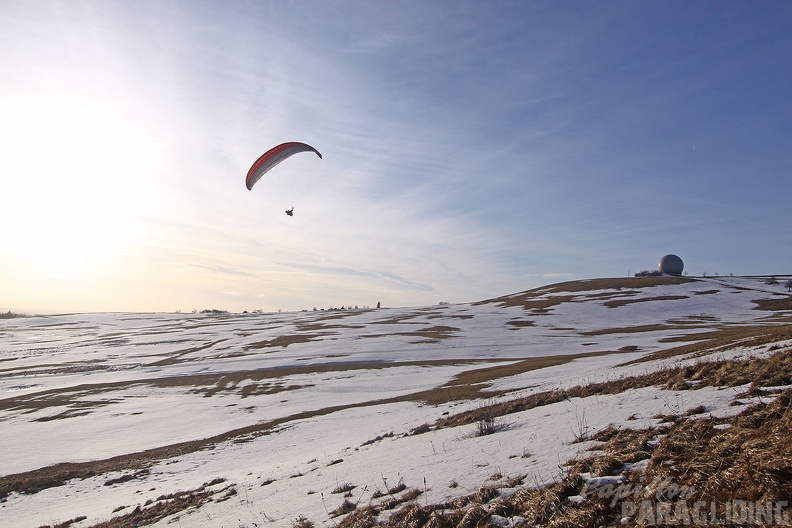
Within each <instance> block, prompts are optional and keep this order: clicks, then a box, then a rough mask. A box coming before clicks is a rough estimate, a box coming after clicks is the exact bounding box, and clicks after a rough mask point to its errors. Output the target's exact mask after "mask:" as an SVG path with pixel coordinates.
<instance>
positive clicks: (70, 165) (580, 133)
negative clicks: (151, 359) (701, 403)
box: [0, 0, 792, 313]
mask: <svg viewBox="0 0 792 528" xmlns="http://www.w3.org/2000/svg"><path fill="white" fill-rule="evenodd" d="M0 25H1V26H2V27H3V31H2V33H0V60H1V62H2V64H3V68H2V69H0V144H2V145H3V155H2V156H0V170H1V171H2V173H1V174H0V221H2V226H3V229H2V235H0V311H2V312H5V311H8V310H11V311H15V312H26V313H62V312H91V311H145V312H148V311H176V310H181V311H185V312H187V311H192V310H203V309H221V310H229V311H233V312H241V311H243V310H248V311H252V310H257V309H258V310H264V311H278V310H284V311H292V310H301V309H309V310H310V309H312V308H314V307H315V308H329V307H340V306H342V305H344V306H354V305H358V306H375V305H376V304H377V303H378V302H381V303H382V305H383V306H420V305H429V304H437V303H438V302H473V301H477V300H481V299H486V298H492V297H496V296H499V295H504V294H509V293H514V292H518V291H522V290H526V289H529V288H533V287H537V286H541V285H544V284H548V283H552V282H559V281H563V280H573V279H582V278H593V277H620V276H626V275H627V274H628V273H635V272H637V271H641V270H645V269H654V268H656V266H657V262H658V260H659V259H660V257H662V256H663V255H664V254H667V253H675V254H677V255H679V256H680V257H682V259H683V260H684V262H685V269H686V271H687V272H688V273H690V274H691V275H701V274H704V273H707V274H710V275H714V274H716V273H718V274H720V275H729V274H734V275H772V274H779V275H781V274H789V273H790V271H792V270H790V268H789V265H790V262H792V246H790V244H789V237H788V235H787V234H786V228H787V226H788V225H789V224H790V219H792V213H790V210H791V209H790V207H789V204H788V201H789V198H790V196H792V182H791V181H790V177H789V176H790V174H789V168H790V167H792V149H790V148H789V147H790V145H792V127H790V123H792V105H790V95H789V94H791V93H792V33H790V32H789V29H788V28H789V27H790V25H792V5H790V4H789V3H788V2H781V1H770V2H763V3H761V4H755V3H751V4H740V3H733V4H732V3H729V4H724V3H707V2H692V3H691V2H674V1H672V2H663V3H648V2H646V3H637V2H627V1H616V2H610V3H607V4H591V3H587V2H567V3H556V2H533V1H531V2H498V3H492V4H490V3H483V4H482V3H477V2H454V3H427V2H417V1H416V2H411V1H405V2H396V3H390V4H372V3H367V2H342V1H338V2H319V1H304V2H279V1H272V2H266V3H249V2H241V1H230V2H225V3H222V4H220V3H217V2H208V1H204V2H192V3H189V4H184V3H179V2H165V1H160V2H157V1H144V2H136V3H134V4H130V3H126V2H118V1H98V0H97V1H73V2H61V1H52V2H46V3H40V2H29V1H21V2H20V1H12V2H5V3H3V4H2V5H0ZM285 141H303V142H306V143H309V144H311V145H313V146H314V147H316V148H317V149H318V150H319V151H320V152H321V153H322V156H323V159H321V160H320V159H319V158H317V157H316V156H314V155H308V154H300V155H297V156H295V157H293V158H291V159H289V160H287V161H286V162H284V163H282V164H280V165H278V166H277V167H276V168H275V169H273V170H272V171H271V172H270V173H268V174H267V175H266V176H265V177H264V178H263V179H262V180H261V181H259V182H258V183H257V184H256V186H255V187H254V188H253V190H252V191H248V190H247V189H246V188H245V184H244V179H245V174H246V173H247V170H248V168H249V167H250V165H251V164H252V163H253V161H255V159H256V158H257V157H258V156H259V155H260V154H262V153H263V152H264V151H266V150H267V149H269V148H270V147H272V146H274V145H276V144H278V143H282V142H285ZM291 206H294V211H295V214H294V217H293V218H290V217H287V216H286V215H285V214H284V212H283V211H284V210H285V209H287V208H289V207H291Z"/></svg>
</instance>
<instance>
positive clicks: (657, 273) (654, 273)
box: [635, 270, 662, 277]
mask: <svg viewBox="0 0 792 528" xmlns="http://www.w3.org/2000/svg"><path fill="white" fill-rule="evenodd" d="M661 275H662V273H661V272H660V271H659V270H643V271H639V272H638V273H636V274H635V276H636V277H660V276H661Z"/></svg>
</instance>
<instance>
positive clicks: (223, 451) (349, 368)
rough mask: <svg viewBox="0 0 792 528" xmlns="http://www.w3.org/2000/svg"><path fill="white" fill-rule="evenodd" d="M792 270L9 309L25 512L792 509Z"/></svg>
mask: <svg viewBox="0 0 792 528" xmlns="http://www.w3.org/2000/svg"><path fill="white" fill-rule="evenodd" d="M786 279H788V277H784V278H783V279H782V278H781V277H779V282H780V283H777V284H768V282H769V281H768V280H767V278H761V277H756V278H752V277H720V278H681V277H680V278H671V277H665V278H629V279H593V280H588V281H575V282H568V283H562V284H556V285H551V286H546V287H542V288H538V289H534V290H530V291H526V292H521V293H517V294H514V295H509V296H504V297H499V298H494V299H489V300H486V301H481V302H476V303H471V304H459V305H442V306H430V307H420V308H384V309H376V310H339V311H328V312H324V311H315V312H302V313H286V314H229V315H203V314H189V315H188V314H128V313H115V314H68V315H57V316H48V317H26V318H14V319H5V320H1V321H0V423H2V428H0V445H2V447H3V461H4V463H3V465H2V467H0V500H2V502H0V526H14V527H32V528H36V527H40V526H47V525H49V526H72V527H75V528H77V527H93V526H105V527H110V526H114V527H120V526H144V525H153V526H160V527H164V526H179V527H190V526H194V527H197V526H212V527H214V526H224V527H233V528H239V527H248V526H264V525H268V526H287V527H290V526H301V527H303V528H307V527H308V526H311V525H313V526H337V525H338V526H370V525H373V524H374V523H390V524H391V525H393V526H423V525H431V526H456V525H460V524H461V525H464V526H476V525H487V524H490V525H502V526H511V525H516V524H520V523H527V524H529V525H533V524H542V525H559V526H560V525H569V526H581V525H595V524H596V525H600V524H612V523H622V524H627V525H629V524H630V523H638V522H642V523H643V524H647V522H646V521H647V519H649V517H648V515H649V513H650V512H651V514H652V515H653V516H654V517H653V518H654V519H655V521H657V516H658V512H661V514H663V515H664V513H662V512H663V511H664V510H662V508H661V509H658V504H661V505H665V504H666V503H668V505H669V507H672V506H673V507H674V508H679V507H680V504H681V503H682V502H685V501H687V502H685V504H687V503H688V502H690V504H691V506H690V507H691V512H692V508H693V505H695V504H696V503H699V502H701V503H706V505H707V508H708V509H706V512H709V513H712V515H713V516H714V517H712V516H711V517H709V520H710V522H711V521H713V520H717V519H720V520H723V519H725V518H726V517H724V516H726V515H727V514H728V516H729V519H731V518H732V516H735V518H737V517H736V516H737V514H738V513H739V514H740V515H742V514H743V511H744V510H743V509H739V508H738V506H739V507H740V508H742V506H741V505H742V504H743V503H742V502H739V501H744V502H745V501H752V502H751V505H752V506H751V507H752V508H753V510H752V513H751V516H752V517H751V519H752V520H756V519H759V517H757V515H758V514H757V508H759V511H760V513H764V510H763V509H762V508H764V507H765V506H766V505H767V504H769V503H772V504H771V506H772V507H773V508H777V510H778V511H777V512H776V511H775V510H773V511H772V512H771V514H770V515H771V521H775V520H778V519H781V520H783V519H788V518H786V517H785V518H783V519H782V517H779V516H781V515H782V514H784V515H786V509H785V507H784V506H783V505H780V502H782V501H789V500H790V488H789V484H788V483H789V482H791V481H792V464H790V461H789V459H788V455H786V454H785V453H789V452H792V451H790V449H789V447H790V446H789V445H788V442H789V441H788V435H787V434H786V433H785V432H784V431H788V430H789V427H788V425H789V423H788V421H789V418H790V416H789V410H788V408H789V402H790V398H792V393H790V388H789V386H790V384H792V369H790V354H792V324H791V323H792V297H790V294H789V293H788V292H787V289H786V288H785V287H784V286H783V283H784V281H785V280H786ZM703 454H706V456H703ZM694 455H698V456H694ZM673 486H676V489H677V493H676V495H674V494H673V493H670V495H674V496H671V497H665V498H663V500H654V499H653V502H650V503H644V502H643V499H642V500H638V498H640V497H643V495H642V494H647V496H652V497H660V496H661V495H663V494H664V493H665V495H669V489H672V487H673ZM680 489H681V490H683V491H685V492H686V493H687V495H686V496H683V497H682V498H683V499H685V501H680V500H679V496H680V493H679V490H680ZM622 492H624V493H622ZM626 492H630V493H626ZM650 492H651V493H650ZM619 493H621V495H620V496H619V499H618V500H615V499H614V497H615V496H616V494H619ZM622 495H623V496H622ZM627 495H630V496H631V497H633V499H635V500H627V499H626V498H625V497H627ZM745 503H746V504H747V502H745ZM735 504H737V506H735ZM642 505H643V506H644V509H643V510H641V509H640V508H641V506H642ZM713 505H714V506H713ZM633 506H634V507H635V511H631V510H630V508H631V507H633ZM663 507H665V506H663ZM625 508H626V509H625ZM710 508H714V510H712V511H711V510H710ZM700 509H701V508H700ZM727 509H728V512H727ZM702 511H704V510H702ZM746 511H747V510H746ZM631 512H632V513H631ZM698 513H699V514H701V511H699V512H698ZM776 513H777V515H776ZM679 515H682V513H680V514H679ZM689 515H691V513H690V512H689ZM718 515H720V517H718ZM745 515H748V514H747V513H746V514H745ZM622 517H624V519H622ZM682 519H683V520H684V517H682ZM622 521H623V522H622ZM658 524H662V523H658ZM768 524H771V523H768ZM776 524H778V523H776Z"/></svg>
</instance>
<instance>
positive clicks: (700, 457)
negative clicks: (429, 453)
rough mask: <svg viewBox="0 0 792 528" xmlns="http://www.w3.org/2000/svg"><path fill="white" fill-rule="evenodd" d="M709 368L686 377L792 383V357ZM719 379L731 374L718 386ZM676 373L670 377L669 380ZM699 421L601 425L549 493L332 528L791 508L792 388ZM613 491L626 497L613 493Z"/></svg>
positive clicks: (689, 417) (483, 493)
mask: <svg viewBox="0 0 792 528" xmlns="http://www.w3.org/2000/svg"><path fill="white" fill-rule="evenodd" d="M712 363H713V364H708V365H701V366H700V368H699V369H698V370H696V371H694V372H692V373H691V374H692V375H698V376H699V377H701V378H703V380H706V381H710V382H713V383H715V382H717V381H718V380H721V381H726V382H729V383H732V382H736V381H738V378H736V377H733V373H735V372H737V371H747V372H748V373H750V375H751V376H752V377H753V379H754V383H755V384H756V390H757V391H758V390H759V388H760V385H762V384H763V383H765V382H769V383H773V382H774V380H775V378H778V377H780V378H784V379H790V378H792V351H784V352H780V353H778V354H776V355H775V356H774V357H772V358H769V359H767V360H763V359H753V360H746V361H731V362H723V363H722V364H721V365H718V367H717V368H714V367H715V365H714V363H715V362H712ZM726 372H729V373H731V374H729V375H728V376H726V377H725V378H724V377H723V376H722V375H723V374H724V373H726ZM659 374H662V373H659ZM677 374H678V372H675V371H674V369H671V371H670V372H669V373H668V375H666V376H665V377H666V378H667V379H666V382H667V383H670V382H671V381H672V380H673V379H675V378H676V376H677ZM661 377H662V376H661ZM698 410H701V409H698ZM696 415H700V413H693V412H690V413H686V414H685V415H680V416H676V417H675V419H674V421H673V422H667V423H666V424H665V425H664V426H663V427H661V428H648V429H643V430H632V429H620V428H616V427H613V426H610V427H607V428H605V429H604V430H602V431H599V432H598V433H596V434H595V435H593V436H592V439H594V440H597V441H599V442H602V444H601V445H598V446H597V447H596V454H592V455H591V456H588V457H582V458H580V459H578V460H574V461H571V463H570V465H569V467H568V471H567V472H566V474H565V476H564V477H563V478H562V479H561V481H559V482H557V483H555V484H552V485H550V486H545V487H542V488H538V489H537V488H532V487H529V488H523V489H520V490H518V491H517V492H516V493H511V494H509V495H505V496H500V495H499V493H498V491H497V486H494V485H493V486H485V487H483V488H481V489H480V490H478V491H477V492H476V493H473V494H471V495H468V496H465V497H461V498H459V499H456V500H454V501H452V502H449V503H440V504H431V505H423V506H422V505H420V504H418V503H415V502H412V503H410V504H408V505H406V506H405V507H403V508H402V509H401V510H399V511H398V512H396V513H395V514H393V515H392V516H391V517H390V518H389V519H388V520H387V521H384V522H382V521H378V519H377V515H378V513H379V510H378V509H377V508H373V507H369V508H366V509H363V510H358V511H356V512H355V513H353V514H351V515H350V516H348V517H347V518H346V519H344V520H343V521H342V522H341V523H340V524H339V528H363V527H367V528H368V527H374V526H381V527H387V528H422V527H427V528H430V527H431V528H445V527H449V528H450V527H458V526H466V527H470V528H473V527H488V526H494V525H495V522H494V520H493V518H492V517H493V515H499V516H501V517H505V518H507V519H509V518H511V519H514V518H515V517H518V516H519V517H522V519H523V522H524V525H525V526H546V527H570V528H572V527H581V526H613V525H623V526H628V527H636V526H637V524H636V523H637V520H636V519H634V518H629V517H628V518H623V510H622V504H621V503H622V501H625V500H628V501H632V500H641V499H646V498H648V499H650V500H651V501H653V503H654V504H659V503H661V502H662V501H675V500H677V501H678V500H684V501H686V502H687V503H689V504H691V505H692V504H693V502H694V501H710V502H709V503H715V504H721V505H725V504H727V503H729V502H730V501H789V499H790V497H792V436H791V435H790V434H789V431H790V430H792V390H789V389H788V390H785V391H783V392H782V393H780V394H779V395H778V396H777V397H776V398H775V400H773V401H772V402H770V403H760V404H757V405H753V406H750V407H748V408H746V409H745V410H744V411H743V412H742V413H740V414H739V415H738V416H736V417H734V418H729V419H720V420H714V419H711V418H700V417H695V416H696ZM716 425H723V426H730V427H729V428H726V427H715V426H716ZM659 435H660V436H659ZM658 438H661V439H660V441H659V442H658ZM640 461H646V470H645V471H644V472H643V473H640V472H629V471H625V464H627V463H635V462H640ZM582 474H588V475H591V476H614V475H619V476H620V477H619V478H621V479H622V480H621V484H618V485H614V484H605V485H601V486H599V487H598V486H597V485H596V484H595V485H592V487H589V486H588V485H587V483H586V480H585V479H584V478H583V477H582ZM611 482H612V481H611ZM517 483H518V482H516V481H515V480H512V481H511V482H509V483H508V484H506V485H507V486H509V487H514V486H515V485H517ZM669 483H670V485H669ZM614 486H615V487H614ZM620 489H621V490H622V491H621V493H624V496H618V495H617V493H618V492H619V490H620ZM624 490H626V492H625V491H624ZM679 490H685V492H686V495H685V496H684V497H681V498H680V496H679ZM633 493H637V494H638V495H636V496H632V494H633ZM572 496H576V497H580V496H583V497H584V500H582V501H580V500H576V501H571V500H569V499H570V497H572ZM636 497H638V498H636ZM782 504H783V503H782ZM707 513H708V512H707ZM719 514H722V512H719ZM787 515H788V512H787ZM714 524H723V522H715V523H714ZM736 524H740V523H736Z"/></svg>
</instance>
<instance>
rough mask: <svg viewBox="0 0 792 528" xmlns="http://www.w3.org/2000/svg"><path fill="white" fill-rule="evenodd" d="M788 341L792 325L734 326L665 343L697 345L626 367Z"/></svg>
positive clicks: (657, 355)
mask: <svg viewBox="0 0 792 528" xmlns="http://www.w3.org/2000/svg"><path fill="white" fill-rule="evenodd" d="M787 339H792V325H750V326H731V327H727V328H721V329H718V330H712V331H710V332H701V333H694V334H690V335H685V336H676V337H672V338H668V339H664V340H663V341H664V342H673V341H696V343H693V344H689V345H682V346H678V347H674V348H669V349H666V350H661V351H659V352H654V353H652V354H647V355H645V356H643V357H640V358H638V359H635V360H633V361H630V362H627V363H625V365H630V364H635V363H645V362H649V361H653V360H656V359H666V358H670V357H674V356H681V355H691V356H693V357H695V356H702V355H706V354H709V353H713V352H718V351H722V350H726V349H729V348H733V347H735V346H739V345H742V346H748V347H755V346H761V345H764V344H768V343H775V342H778V341H784V340H787Z"/></svg>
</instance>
